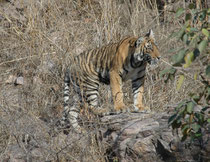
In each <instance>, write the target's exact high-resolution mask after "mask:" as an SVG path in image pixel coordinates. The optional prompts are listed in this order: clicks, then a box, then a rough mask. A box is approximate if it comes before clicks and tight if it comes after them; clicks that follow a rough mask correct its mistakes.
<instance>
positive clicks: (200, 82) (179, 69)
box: [161, 59, 205, 85]
mask: <svg viewBox="0 0 210 162" xmlns="http://www.w3.org/2000/svg"><path fill="white" fill-rule="evenodd" d="M161 60H162V62H164V63H165V64H167V65H169V66H171V67H173V68H174V69H176V70H178V71H179V72H181V73H182V74H184V75H185V76H187V77H189V78H190V79H192V80H194V81H196V82H198V83H199V84H201V85H205V84H204V83H203V82H202V81H200V80H195V79H193V78H192V76H190V75H189V74H187V73H185V72H184V71H183V70H182V69H181V68H178V67H174V66H173V65H172V64H170V63H169V62H167V61H165V60H164V59H161Z"/></svg>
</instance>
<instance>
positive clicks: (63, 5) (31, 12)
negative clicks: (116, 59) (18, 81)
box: [0, 0, 196, 161]
mask: <svg viewBox="0 0 210 162" xmlns="http://www.w3.org/2000/svg"><path fill="white" fill-rule="evenodd" d="M130 2H131V1H126V0H118V1H112V0H98V1H97V0H59V1H56V0H40V1H33V0H19V1H13V0H11V1H10V2H8V1H4V0H2V1H0V159H3V158H5V157H7V156H8V153H10V152H9V149H10V148H11V147H10V146H12V145H13V144H18V145H20V146H21V148H23V150H24V153H25V154H27V153H28V149H29V146H28V145H27V144H25V145H24V142H23V141H25V140H23V138H25V134H28V135H30V136H31V137H32V138H33V140H31V141H33V146H34V147H35V146H36V147H38V148H39V150H38V151H39V152H40V155H39V157H37V158H38V160H40V161H47V160H48V161H49V160H53V161H56V160H57V161H62V160H63V161H65V159H66V161H68V160H69V161H70V160H71V161H81V160H85V161H93V160H95V161H103V160H104V159H105V155H106V147H107V146H106V145H102V144H100V143H97V140H96V139H97V138H98V137H96V134H94V133H91V132H90V134H88V138H87V137H84V138H83V140H82V139H80V140H78V139H74V138H72V137H71V135H69V136H68V138H66V136H65V135H63V134H57V135H56V137H54V136H53V133H49V132H50V130H51V129H52V128H53V127H54V126H55V122H56V121H57V119H59V118H60V116H61V112H62V103H63V98H62V96H63V91H62V90H63V77H64V71H65V69H66V67H67V66H68V64H70V61H69V60H70V58H71V57H72V56H75V55H78V54H79V53H80V52H82V51H84V50H87V49H90V48H95V47H99V46H101V45H105V44H107V43H110V42H116V41H118V40H120V39H121V38H123V37H124V36H126V35H135V36H140V35H143V34H145V33H146V32H147V31H148V29H153V31H154V33H155V37H156V41H157V43H158V46H159V50H160V52H161V55H162V58H163V59H164V60H165V62H170V60H169V58H170V55H171V54H169V53H168V50H169V49H172V48H176V47H177V46H179V44H178V43H177V41H176V40H173V39H168V36H169V35H170V34H171V32H172V31H173V30H175V29H177V28H178V27H180V26H181V23H180V21H178V20H176V19H175V18H174V14H173V13H172V12H167V13H166V14H165V16H164V18H165V22H164V23H160V21H159V12H158V10H157V7H155V5H154V4H152V6H153V7H152V9H151V6H148V5H146V4H145V3H143V1H132V3H130ZM173 5H175V6H176V5H177V6H180V5H182V6H183V5H185V2H184V1H181V2H179V3H177V4H173ZM165 62H164V61H161V62H160V63H159V65H158V67H155V68H153V67H148V69H147V78H146V82H145V95H144V103H145V105H146V106H149V107H150V108H151V109H152V110H154V111H167V108H168V107H169V105H172V104H175V103H177V102H179V101H180V100H181V99H183V98H185V97H186V95H187V93H188V92H189V91H191V90H192V89H195V88H196V84H195V83H193V82H192V81H188V82H185V83H184V85H183V88H182V90H181V91H179V92H178V91H177V90H176V80H175V81H170V82H169V83H168V84H165V83H164V80H163V79H161V78H160V77H159V72H160V71H161V70H162V69H164V68H165V67H167V66H169V65H168V64H167V63H165ZM11 76H15V77H18V76H23V77H24V84H23V85H17V86H14V84H12V83H13V82H10V84H8V82H7V81H8V79H9V77H11ZM129 86H130V83H126V84H125V86H124V90H123V91H124V92H125V99H126V103H127V104H128V105H129V104H130V103H131V102H132V94H131V90H130V88H129ZM100 91H101V100H102V104H104V105H110V106H112V102H111V100H110V98H111V95H110V90H109V88H108V87H107V86H105V85H102V86H101V90H100ZM72 95H73V94H72ZM84 118H85V119H86V117H84ZM88 121H89V122H90V123H94V122H96V121H97V120H93V118H89V120H88ZM85 123H87V121H85ZM97 129H100V128H99V127H97V125H96V126H92V131H93V132H94V130H95V131H96V132H97ZM87 139H88V140H89V141H88V144H87V145H86V146H85V147H84V146H83V147H81V144H80V143H77V142H76V141H84V140H87ZM107 145H108V144H107ZM27 155H28V154H27ZM28 156H29V155H28ZM28 156H27V157H26V158H30V157H28Z"/></svg>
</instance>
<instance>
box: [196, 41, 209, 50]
mask: <svg viewBox="0 0 210 162" xmlns="http://www.w3.org/2000/svg"><path fill="white" fill-rule="evenodd" d="M206 46H207V40H202V41H201V42H200V43H199V45H198V49H199V51H200V53H202V52H203V51H204V50H205V48H206Z"/></svg>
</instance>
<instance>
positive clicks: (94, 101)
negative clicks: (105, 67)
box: [84, 80, 110, 116]
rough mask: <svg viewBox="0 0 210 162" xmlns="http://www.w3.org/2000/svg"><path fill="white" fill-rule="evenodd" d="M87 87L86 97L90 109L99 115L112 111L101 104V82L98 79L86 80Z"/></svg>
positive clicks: (85, 90)
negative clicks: (99, 89)
mask: <svg viewBox="0 0 210 162" xmlns="http://www.w3.org/2000/svg"><path fill="white" fill-rule="evenodd" d="M86 83H88V84H86V85H85V89H84V98H85V99H86V102H87V103H88V107H89V109H90V111H91V112H92V113H93V114H95V115H99V116H104V115H107V114H109V113H110V111H109V109H108V108H107V107H101V106H100V105H99V92H98V88H99V82H98V81H97V80H94V81H91V80H88V81H86Z"/></svg>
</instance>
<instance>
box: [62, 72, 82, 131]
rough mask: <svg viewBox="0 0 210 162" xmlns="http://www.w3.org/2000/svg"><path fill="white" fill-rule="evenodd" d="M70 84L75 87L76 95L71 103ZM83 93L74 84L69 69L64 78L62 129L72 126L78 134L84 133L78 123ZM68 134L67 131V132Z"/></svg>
mask: <svg viewBox="0 0 210 162" xmlns="http://www.w3.org/2000/svg"><path fill="white" fill-rule="evenodd" d="M70 83H71V86H72V87H73V91H74V92H75V95H74V96H73V97H72V98H71V102H70V96H69V95H70ZM81 98H82V97H81V93H80V88H79V86H77V84H76V83H74V80H73V78H71V76H70V71H69V69H68V70H67V71H66V73H65V77H64V111H63V114H62V118H61V120H60V121H59V122H60V127H61V128H62V129H69V128H70V127H71V126H72V127H73V129H74V131H75V132H76V133H83V132H84V130H83V129H82V128H81V127H80V125H79V123H78V117H79V113H80V103H81ZM65 132H67V131H65Z"/></svg>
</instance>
